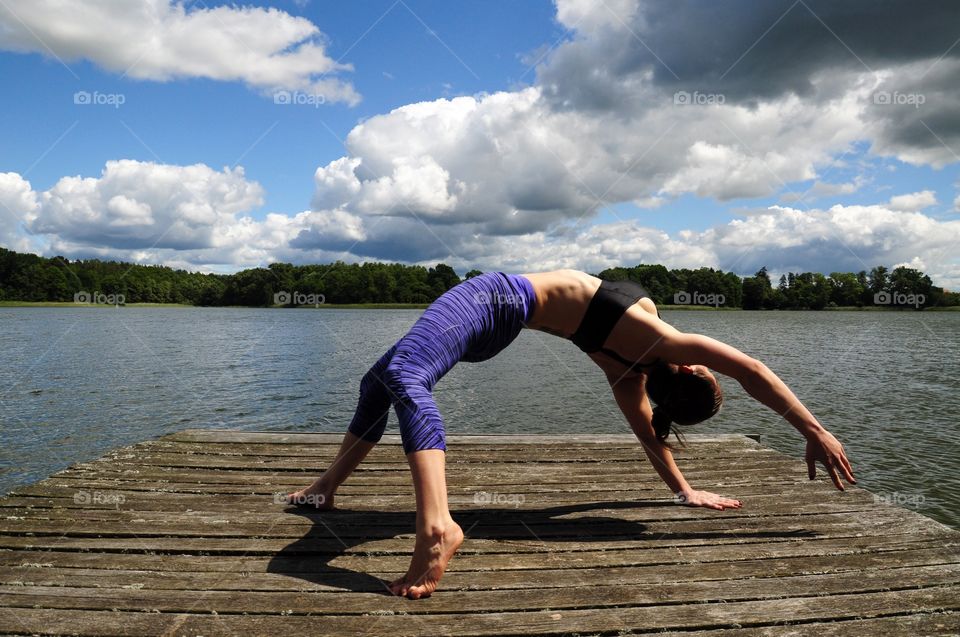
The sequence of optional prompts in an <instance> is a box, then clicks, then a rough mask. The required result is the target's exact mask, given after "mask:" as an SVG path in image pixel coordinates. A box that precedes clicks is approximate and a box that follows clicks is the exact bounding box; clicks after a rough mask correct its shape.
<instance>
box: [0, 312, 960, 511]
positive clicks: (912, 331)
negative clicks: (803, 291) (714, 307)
mask: <svg viewBox="0 0 960 637" xmlns="http://www.w3.org/2000/svg"><path fill="white" fill-rule="evenodd" d="M419 314H420V310H336V309H322V310H267V309H239V308H124V309H108V308H2V309H0V433H2V438H3V445H2V447H0V492H2V493H6V492H7V491H9V490H11V489H13V488H14V487H15V486H17V485H23V484H27V483H30V482H34V481H37V480H40V479H42V478H44V477H47V476H49V475H50V474H52V473H54V472H56V471H58V470H60V469H63V468H65V467H67V466H69V465H70V464H73V463H75V462H79V461H86V460H92V459H94V458H97V457H99V456H101V455H102V454H103V453H104V452H105V451H107V450H109V449H111V448H114V447H117V446H121V445H127V444H132V443H135V442H138V441H141V440H145V439H148V438H152V437H155V436H158V435H162V434H165V433H169V432H173V431H177V430H179V429H184V428H187V427H199V428H231V429H241V430H271V431H314V432H341V431H343V429H344V428H345V427H346V424H347V423H348V422H349V419H350V416H351V415H352V413H353V409H354V407H355V406H356V400H357V392H358V384H359V380H360V377H361V376H362V374H363V373H364V372H365V371H366V370H367V368H368V367H369V366H370V365H371V364H372V363H373V362H374V361H375V360H376V359H377V358H378V357H379V356H380V355H381V354H382V353H383V351H384V350H386V349H387V348H388V347H389V346H390V345H391V344H392V343H393V342H394V341H395V340H396V339H397V338H398V337H399V336H400V335H402V334H403V333H404V332H405V331H406V330H407V329H408V328H409V327H410V326H411V325H412V324H413V322H414V321H415V320H416V318H417V317H418V316H419ZM662 314H663V318H664V319H665V320H666V321H668V322H670V323H672V324H673V325H675V326H676V327H677V328H678V329H680V330H683V331H691V332H698V333H702V334H707V335H709V336H712V337H714V338H717V339H720V340H722V341H725V342H728V343H730V344H731V345H733V346H735V347H738V348H740V349H742V350H743V351H745V352H747V353H748V354H750V355H752V356H755V357H756V358H759V359H760V360H762V361H764V362H765V363H766V364H767V365H768V366H769V367H770V368H771V369H773V370H774V371H775V372H776V373H777V374H778V375H779V376H780V377H781V378H782V379H783V380H784V381H785V382H786V383H787V385H788V386H789V387H790V388H791V389H793V391H794V392H795V393H796V394H797V395H798V396H799V398H800V399H801V400H802V401H803V402H804V404H806V405H807V407H809V408H810V410H811V411H812V412H813V413H814V415H816V416H817V417H818V418H819V419H820V421H821V422H822V423H823V424H824V426H825V427H827V429H829V430H830V431H831V432H833V433H834V434H835V435H836V436H837V437H838V438H839V439H840V440H841V442H843V443H844V446H845V447H846V449H847V452H848V455H849V457H850V458H851V460H852V462H853V465H854V470H855V472H856V474H857V477H858V479H859V484H860V485H861V486H863V487H865V488H867V489H869V490H871V491H873V492H874V493H877V494H881V495H883V496H885V497H887V498H889V499H890V500H892V501H895V502H898V503H901V504H904V505H905V506H908V507H910V508H913V509H915V510H918V511H920V512H922V513H924V514H926V515H929V516H931V517H933V518H935V519H937V520H939V521H941V522H944V523H946V524H950V525H952V526H954V527H958V528H960V506H958V505H960V496H958V495H957V494H958V487H960V478H958V474H960V453H958V452H960V444H958V439H960V425H958V422H957V414H958V413H960V396H958V392H957V390H958V383H960V380H958V379H960V357H958V356H957V351H958V349H960V347H958V346H960V313H950V312H938V313H935V312H928V313H923V314H919V313H914V312H764V313H758V312H706V311H692V312H691V311H670V310H663V312H662ZM721 383H722V384H723V387H724V391H725V395H726V404H725V406H724V408H723V409H722V410H721V412H720V414H718V415H717V416H716V417H714V418H713V419H711V421H709V422H708V423H704V424H702V425H698V426H696V427H691V428H689V429H687V431H688V432H691V433H692V432H694V431H699V432H705V433H717V432H725V433H727V432H729V433H736V432H743V433H760V434H762V437H763V438H762V441H763V443H764V444H766V445H768V446H770V447H773V448H775V449H778V450H780V451H783V452H785V453H787V454H790V455H792V456H794V457H797V458H800V457H802V455H803V448H804V440H803V438H802V437H801V436H800V434H799V433H798V432H796V430H794V429H793V427H791V426H790V425H789V424H788V423H787V422H786V421H785V420H783V419H781V418H780V417H778V416H777V415H776V414H774V413H773V412H771V411H769V410H768V409H767V408H765V407H763V406H762V405H760V404H759V403H757V402H755V401H754V400H753V399H751V398H750V397H749V396H748V395H747V394H746V393H745V392H744V391H743V390H742V389H741V388H740V386H739V385H738V384H737V383H736V382H735V381H733V380H732V379H728V378H723V377H721ZM435 395H436V398H437V403H438V405H439V407H440V410H441V412H442V413H443V414H444V417H445V419H446V422H447V430H448V432H455V433H501V432H502V433H550V434H558V433H564V432H577V433H582V432H601V433H627V432H629V428H628V426H627V424H626V422H625V421H624V419H623V416H622V415H621V414H620V412H619V411H618V410H617V407H616V405H615V403H614V401H613V397H612V395H611V394H610V391H609V388H608V386H607V383H606V380H605V378H604V376H603V373H602V372H601V371H600V369H599V368H597V367H596V366H595V365H594V364H593V363H592V362H590V360H589V359H588V358H587V357H586V356H584V355H583V354H582V353H581V352H580V351H579V350H578V349H577V348H576V347H575V346H574V345H572V344H571V343H569V342H567V341H564V340H561V339H559V338H556V337H554V336H551V335H549V334H545V333H541V332H532V331H528V330H524V331H523V332H522V333H521V335H520V337H519V338H518V339H517V340H516V341H515V342H514V343H513V344H512V345H511V346H510V347H508V348H507V349H506V350H504V351H503V352H502V353H501V354H499V355H498V356H497V357H495V358H493V359H491V360H489V361H486V362H483V363H479V364H467V363H463V364H460V365H457V366H456V367H454V369H453V370H452V371H451V372H450V373H448V374H447V376H446V377H444V378H443V379H442V380H441V381H440V383H439V384H438V385H437V388H436V390H435ZM395 427H396V419H395V416H394V415H392V414H391V422H390V425H389V426H388V431H390V430H394V429H395ZM637 451H638V456H642V452H641V451H640V449H639V447H638V450H637ZM680 467H681V470H682V469H683V466H682V460H681V465H680ZM804 475H805V472H801V473H800V474H799V475H798V476H797V479H803V478H804ZM694 486H696V487H699V488H706V489H709V488H710V486H711V485H708V484H702V485H694ZM729 495H732V496H736V494H733V493H732V494H729Z"/></svg>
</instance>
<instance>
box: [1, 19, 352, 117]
mask: <svg viewBox="0 0 960 637" xmlns="http://www.w3.org/2000/svg"><path fill="white" fill-rule="evenodd" d="M187 4H190V3H187ZM187 4H184V3H181V2H171V0H144V1H143V2H125V1H121V0H112V1H110V2H82V1H81V0H5V1H4V2H2V3H0V48H3V49H6V50H8V51H17V52H22V53H40V54H42V55H46V56H55V57H57V58H59V59H61V60H65V61H68V62H69V61H73V60H79V59H87V60H90V61H91V62H93V63H94V64H97V65H98V66H101V67H103V68H105V69H107V70H109V71H113V72H116V73H120V74H123V75H126V76H129V77H133V78H138V79H147V80H157V81H166V80H171V79H177V78H192V77H199V78H208V79H212V80H222V81H237V82H243V83H245V84H247V85H248V86H250V87H252V88H254V89H257V90H260V91H263V92H270V91H275V90H279V89H288V90H302V91H308V92H310V93H311V94H322V95H323V96H324V98H325V99H326V100H327V101H331V102H333V101H343V102H347V103H350V104H355V103H356V102H358V101H359V99H360V98H359V95H358V94H357V92H356V91H355V90H354V88H353V86H352V85H351V84H350V83H348V82H344V81H341V80H339V79H336V78H334V77H332V76H331V75H332V74H334V73H337V72H340V71H345V70H350V69H351V68H352V67H351V66H350V65H346V64H339V63H337V62H336V61H335V60H333V59H332V58H330V57H329V56H328V55H327V54H326V50H325V48H326V47H325V42H324V39H323V34H322V33H321V32H320V30H319V29H318V28H317V26H316V25H314V24H313V23H311V22H310V21H309V20H307V19H306V18H301V17H295V16H292V15H290V14H288V13H286V12H284V11H280V10H278V9H275V8H270V9H265V8H258V7H249V6H248V7H228V6H219V7H213V8H208V7H206V6H205V5H203V4H202V3H201V4H200V6H199V7H198V6H196V5H194V6H193V7H191V8H189V9H188V8H187Z"/></svg>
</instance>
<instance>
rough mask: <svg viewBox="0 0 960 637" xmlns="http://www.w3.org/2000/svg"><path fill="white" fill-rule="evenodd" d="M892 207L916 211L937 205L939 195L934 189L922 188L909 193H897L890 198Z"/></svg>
mask: <svg viewBox="0 0 960 637" xmlns="http://www.w3.org/2000/svg"><path fill="white" fill-rule="evenodd" d="M889 205H890V208H892V209H893V210H903V211H916V210H923V209H924V208H929V207H930V206H935V205H937V195H936V193H935V192H933V191H932V190H922V191H920V192H913V193H910V194H907V195H897V196H895V197H891V198H890V204H889Z"/></svg>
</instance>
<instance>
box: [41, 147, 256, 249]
mask: <svg viewBox="0 0 960 637" xmlns="http://www.w3.org/2000/svg"><path fill="white" fill-rule="evenodd" d="M262 203H263V189H262V188H261V187H260V185H259V184H257V183H256V182H250V181H247V180H246V178H245V177H244V174H243V168H235V169H231V168H224V170H223V172H217V171H215V170H212V169H211V168H209V167H208V166H205V165H203V164H195V165H193V166H172V165H167V164H156V163H153V162H140V161H134V160H120V161H109V162H107V164H106V166H105V167H104V169H103V172H102V174H101V176H100V177H98V178H95V177H86V178H83V177H79V176H76V177H63V178H62V179H60V180H59V181H58V182H57V183H56V184H54V185H53V187H52V188H50V189H49V190H47V191H46V192H44V193H42V194H41V196H40V205H39V207H38V209H37V211H36V214H35V215H34V216H33V218H32V219H31V220H30V222H29V223H28V224H27V229H28V230H29V231H30V232H32V233H34V234H45V235H51V236H55V237H57V238H58V240H60V241H62V242H69V243H71V244H76V245H87V246H90V247H97V246H108V247H111V248H116V249H129V250H136V249H139V250H144V249H147V250H148V249H151V248H159V249H163V248H168V249H172V250H192V249H198V248H209V247H216V246H218V245H219V244H220V243H221V242H222V241H224V236H225V235H223V234H222V233H221V231H222V230H223V229H224V228H225V227H228V226H233V225H235V224H236V223H238V222H237V215H238V214H240V213H244V212H247V211H249V210H251V209H253V208H254V207H256V206H259V205H260V204H262Z"/></svg>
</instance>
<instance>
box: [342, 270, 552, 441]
mask: <svg viewBox="0 0 960 637" xmlns="http://www.w3.org/2000/svg"><path fill="white" fill-rule="evenodd" d="M535 301H536V297H535V296H534V291H533V285H532V284H531V283H530V280H529V279H527V278H526V277H523V276H521V275H515V274H504V273H503V272H487V273H484V274H481V275H479V276H476V277H473V278H472V279H467V280H466V281H462V282H461V283H459V284H457V285H455V286H454V287H452V288H450V289H449V290H447V291H446V292H445V293H444V294H442V295H441V296H440V297H439V298H438V299H437V300H436V301H434V302H433V303H432V304H431V305H430V306H429V307H428V308H427V309H426V310H425V311H424V312H423V314H422V315H421V316H420V318H418V319H417V321H416V322H415V323H414V324H413V327H411V328H410V331H408V332H407V333H406V334H405V335H404V336H403V337H402V338H401V339H400V340H398V341H397V342H396V343H395V344H394V345H393V346H392V347H391V348H390V349H388V350H387V351H386V352H385V353H384V354H383V356H381V357H380V359H379V360H378V361H377V362H376V363H374V364H373V366H372V367H371V368H370V369H369V371H367V373H366V374H364V376H363V379H362V380H361V381H360V399H359V402H358V403H357V410H356V412H355V413H354V416H353V420H352V421H351V422H350V426H349V428H348V431H350V432H351V433H353V434H354V435H356V436H358V437H360V438H362V439H364V440H367V441H369V442H377V441H379V440H380V437H381V436H382V435H383V431H384V428H385V427H386V425H387V416H388V415H389V411H390V406H391V405H392V406H393V408H394V410H395V411H396V414H397V419H398V420H399V421H400V437H401V440H402V442H403V451H404V453H411V452H413V451H420V450H423V449H444V450H445V449H446V433H445V430H444V424H443V419H442V418H441V416H440V412H439V410H438V409H437V405H436V403H435V402H434V400H433V393H432V390H433V387H434V385H436V383H437V381H439V380H440V379H441V378H442V377H443V376H444V374H446V373H447V372H448V371H450V369H451V368H452V367H453V366H454V365H455V364H456V363H457V362H458V361H464V362H471V363H473V362H479V361H484V360H487V359H489V358H491V357H493V356H495V355H496V354H497V353H499V352H500V351H501V350H503V349H504V348H505V347H506V346H507V345H509V344H510V343H511V342H512V341H513V340H514V339H515V338H516V337H517V335H519V334H520V330H521V329H522V328H523V327H524V325H525V324H526V323H527V321H529V320H530V317H531V316H532V315H533V309H534V304H535Z"/></svg>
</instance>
